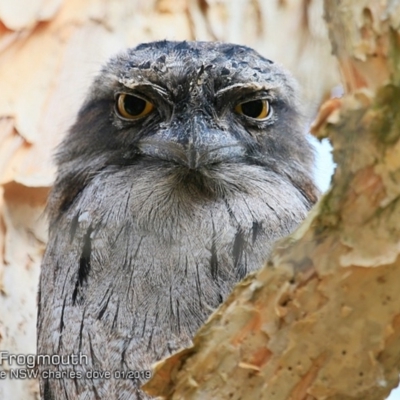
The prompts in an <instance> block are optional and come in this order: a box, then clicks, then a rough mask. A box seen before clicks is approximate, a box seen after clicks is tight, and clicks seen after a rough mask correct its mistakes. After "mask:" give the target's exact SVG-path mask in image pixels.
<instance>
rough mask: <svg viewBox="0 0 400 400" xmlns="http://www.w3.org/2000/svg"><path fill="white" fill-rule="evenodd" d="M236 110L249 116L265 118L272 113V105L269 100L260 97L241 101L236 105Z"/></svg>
mask: <svg viewBox="0 0 400 400" xmlns="http://www.w3.org/2000/svg"><path fill="white" fill-rule="evenodd" d="M235 111H236V112H237V113H238V114H242V115H245V116H246V117H249V118H253V119H265V118H267V117H268V116H269V115H270V113H271V107H270V105H269V102H268V100H265V99H260V100H253V101H247V102H245V103H239V104H238V105H237V106H236V107H235Z"/></svg>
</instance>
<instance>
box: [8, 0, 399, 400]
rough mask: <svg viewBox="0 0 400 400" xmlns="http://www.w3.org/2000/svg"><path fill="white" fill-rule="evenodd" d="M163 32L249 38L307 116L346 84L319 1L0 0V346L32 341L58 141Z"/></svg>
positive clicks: (16, 399) (16, 349) (325, 177)
mask: <svg viewBox="0 0 400 400" xmlns="http://www.w3.org/2000/svg"><path fill="white" fill-rule="evenodd" d="M161 39H171V40H184V39H186V40H217V41H227V42H234V43H239V44H244V45H247V46H250V47H253V48H255V49H256V50H258V51H259V52H260V53H261V54H263V55H264V56H266V57H268V58H270V59H273V60H275V61H277V62H279V63H281V64H283V65H284V66H285V67H286V68H287V69H289V70H290V71H292V73H293V74H294V75H295V77H296V78H297V80H298V81H299V82H300V84H301V86H302V88H303V99H304V100H303V101H304V102H306V104H307V109H308V110H309V117H310V123H311V121H312V119H313V117H315V115H316V113H317V111H318V108H319V106H320V104H321V103H322V102H323V101H324V99H328V98H330V97H331V96H338V95H340V94H341V92H342V90H341V85H340V77H339V72H338V69H337V64H336V61H335V59H334V58H333V57H332V56H331V47H330V43H329V39H328V35H327V29H326V26H325V22H324V20H323V0H129V1H127V0H126V1H123V0H85V1H81V0H13V1H10V0H0V350H7V351H9V352H10V353H12V354H33V353H35V350H36V294H37V284H38V279H39V272H40V261H41V257H42V255H43V252H44V248H45V244H46V240H47V227H46V218H45V216H44V215H43V209H44V206H45V204H46V198H47V195H48V192H49V189H50V187H51V185H52V182H53V179H54V173H55V169H54V165H53V163H52V154H53V153H54V148H55V146H56V145H57V143H58V142H59V141H60V139H61V138H62V137H63V135H64V134H65V133H66V131H67V130H68V127H69V126H70V125H71V124H72V122H73V120H74V116H75V114H76V112H77V110H78V109H79V107H80V104H81V102H82V100H83V98H84V96H85V92H86V90H87V88H88V86H89V85H90V83H91V81H92V79H93V77H94V76H95V75H96V73H97V71H98V70H99V68H100V66H101V65H102V63H103V62H104V61H105V60H107V59H108V58H109V57H110V56H111V55H113V54H115V53H117V52H118V51H120V50H122V49H124V48H126V47H132V46H135V45H137V44H138V43H141V42H145V41H152V40H161ZM310 140H311V141H312V142H313V143H314V144H315V146H316V149H317V165H316V169H315V173H316V179H317V182H318V184H319V186H320V187H321V189H322V190H327V188H328V187H329V182H330V176H331V173H332V171H333V163H332V159H331V156H330V145H329V143H328V142H327V141H326V140H324V141H323V142H322V143H320V142H318V141H317V140H316V139H313V138H311V137H310ZM8 368H9V366H8V365H6V364H5V363H4V364H3V365H0V371H1V370H7V369H8ZM396 396H397V397H396ZM37 398H38V390H37V382H36V381H35V380H16V379H13V380H11V379H3V380H2V379H0V400H3V399H4V400H8V399H10V400H11V399H13V400H33V399H37ZM390 399H391V400H394V399H400V395H396V393H393V394H392V396H391V397H390Z"/></svg>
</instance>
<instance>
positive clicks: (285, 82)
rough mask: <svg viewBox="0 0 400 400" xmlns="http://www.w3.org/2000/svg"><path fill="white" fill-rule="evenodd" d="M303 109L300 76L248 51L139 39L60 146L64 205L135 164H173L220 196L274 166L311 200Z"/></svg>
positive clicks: (111, 65) (113, 65)
mask: <svg viewBox="0 0 400 400" xmlns="http://www.w3.org/2000/svg"><path fill="white" fill-rule="evenodd" d="M302 114H303V113H302V112H301V104H300V102H299V99H298V94H297V89H296V84H295V82H294V80H293V78H292V77H291V76H290V75H289V74H288V73H287V72H286V71H285V70H284V69H283V68H282V67H281V66H279V65H277V64H275V63H274V62H272V61H270V60H268V59H266V58H264V57H262V56H261V55H259V54H258V53H257V52H255V51H254V50H252V49H250V48H248V47H244V46H239V45H233V44H227V43H215V42H169V41H161V42H153V43H147V44H142V45H139V46H137V47H136V48H133V49H129V50H127V51H125V52H124V53H122V54H119V55H118V56H116V57H115V58H113V59H111V60H110V61H109V62H108V63H107V64H106V65H105V66H104V68H103V69H102V71H101V73H100V74H99V75H98V77H97V78H96V79H95V81H94V83H93V85H92V87H91V89H90V91H89V94H88V96H87V98H86V101H85V103H84V104H83V106H82V108H81V110H80V112H79V114H78V117H77V120H76V122H75V124H74V125H73V126H72V128H71V130H70V132H69V134H68V135H67V136H66V138H65V140H64V141H63V142H62V144H61V146H60V149H59V152H58V155H57V162H58V166H59V175H58V178H57V181H56V185H55V192H56V193H57V192H58V193H59V194H58V195H57V196H55V197H56V198H57V201H56V204H57V208H58V209H62V208H65V207H68V205H69V204H70V203H71V202H72V201H73V199H74V198H75V196H76V195H77V193H79V192H80V191H81V190H82V189H83V188H84V186H85V185H87V183H88V182H89V181H90V179H92V178H93V176H95V175H96V174H97V173H99V172H100V171H104V170H105V169H107V168H113V167H115V166H117V167H118V168H120V167H122V168H123V167H125V166H132V165H136V166H138V168H142V169H141V171H142V172H143V173H145V172H146V170H147V169H148V168H152V169H154V168H155V167H157V168H160V169H164V170H165V169H168V170H169V171H171V173H173V174H174V176H175V177H176V181H177V182H178V181H179V183H180V184H184V183H185V182H186V183H188V182H195V184H196V185H198V186H204V188H207V190H211V191H213V190H214V191H215V190H216V191H220V192H224V190H229V188H231V187H232V185H233V186H235V187H236V188H240V187H241V186H242V187H243V190H245V186H246V185H245V181H246V180H251V179H253V178H255V179H256V180H257V179H262V175H263V173H265V171H272V172H274V173H275V174H277V175H280V176H282V178H283V179H287V180H290V181H291V183H292V184H293V185H294V186H295V187H297V188H298V189H299V191H301V192H302V194H303V195H304V196H305V197H307V200H309V201H310V202H311V203H313V202H314V201H315V199H316V190H315V187H314V185H313V183H312V178H311V168H312V162H313V155H312V149H311V146H310V144H309V143H308V141H307V139H306V137H305V129H306V127H305V125H304V118H303V115H302ZM241 166H243V167H246V166H247V167H248V166H253V167H254V168H252V169H251V171H253V172H252V174H254V173H255V174H256V175H257V174H260V177H257V176H256V177H254V176H248V174H249V172H248V171H250V170H249V169H248V168H247V169H246V171H247V172H246V173H243V174H242V173H241ZM243 171H244V170H243ZM246 174H247V175H246ZM235 179H236V181H237V182H236V183H235V182H234V181H235ZM149 184H150V185H151V182H149ZM57 188H58V189H57Z"/></svg>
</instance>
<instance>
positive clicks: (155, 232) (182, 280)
mask: <svg viewBox="0 0 400 400" xmlns="http://www.w3.org/2000/svg"><path fill="white" fill-rule="evenodd" d="M119 93H128V94H131V95H134V96H136V95H137V96H139V97H140V98H143V99H145V100H146V101H149V102H151V103H152V104H153V105H154V110H153V111H152V112H151V113H149V114H148V115H146V116H145V117H143V118H139V119H132V120H129V119H128V120H127V119H125V118H121V116H120V115H119V114H118V112H117V111H116V97H117V96H118V94H119ZM257 99H266V100H267V101H268V104H269V105H270V107H271V109H272V112H271V113H270V115H269V117H268V118H264V119H261V120H258V119H256V118H251V117H249V116H246V115H242V114H240V113H238V112H237V111H235V106H236V105H237V104H239V103H241V102H246V101H253V100H257ZM304 131H305V126H304V118H303V116H302V112H301V107H300V102H299V99H298V98H297V89H296V84H295V82H294V80H293V79H292V78H291V76H290V75H289V74H288V73H287V72H286V71H285V70H284V69H283V68H282V67H280V66H279V65H277V64H275V63H273V62H272V61H270V60H268V59H265V58H263V57H262V56H260V55H259V54H258V53H256V52H255V51H254V50H252V49H250V48H247V47H244V46H237V45H232V44H224V43H208V42H167V41H163V42H154V43H149V44H142V45H140V46H138V47H136V48H134V49H129V50H127V51H126V52H124V53H122V54H120V55H118V56H117V57H115V58H113V59H112V60H111V61H109V63H108V64H106V65H105V66H104V68H103V69H102V71H101V73H100V74H99V76H98V77H97V78H96V79H95V81H94V83H93V85H92V87H91V90H90V92H89V94H88V96H87V99H86V101H85V103H84V104H83V106H82V108H81V110H80V112H79V114H78V116H77V119H76V122H75V123H74V124H73V126H72V128H71V129H70V131H69V133H68V135H67V136H66V138H65V139H64V141H63V142H62V144H61V145H60V147H59V150H58V154H57V165H58V174H57V179H56V182H55V185H54V188H53V190H52V193H51V195H50V198H49V204H48V215H49V220H50V239H49V243H48V245H47V249H46V253H45V256H44V260H43V264H42V271H41V278H40V292H39V314H38V353H39V354H64V355H70V354H78V353H82V354H84V355H86V356H87V357H88V362H87V363H82V364H80V365H55V364H54V363H53V364H41V365H39V370H40V372H41V375H42V378H41V382H40V388H41V396H42V399H45V400H50V399H57V400H62V399H82V400H83V399H87V400H92V399H119V400H122V399H147V398H148V397H147V396H146V395H144V394H143V392H141V391H140V389H138V387H139V385H140V383H141V382H143V381H144V380H145V379H144V378H143V379H138V380H135V379H114V378H111V379H91V378H90V377H86V375H85V374H86V373H87V371H90V370H97V371H110V373H111V374H112V375H113V374H114V373H115V371H141V370H149V369H150V366H151V364H152V363H154V362H155V361H157V360H159V359H160V358H162V357H165V356H167V355H169V354H171V353H172V352H174V351H176V350H177V349H179V348H180V347H182V346H187V345H188V344H190V340H191V338H192V336H193V335H194V333H195V332H196V330H197V329H198V328H199V326H200V325H201V324H202V323H203V322H204V321H205V320H206V318H207V317H208V316H209V314H210V313H211V312H212V310H214V309H215V308H216V307H218V305H219V304H220V303H221V302H222V301H223V300H224V299H225V298H226V296H227V295H228V294H229V292H230V291H231V289H232V287H233V286H234V284H235V283H237V282H238V281H239V280H240V279H242V278H243V277H244V276H245V275H246V274H247V273H249V272H251V271H254V270H256V269H258V268H259V267H260V266H261V265H262V264H263V261H265V260H266V258H267V257H268V255H269V253H270V250H271V247H272V244H273V243H274V241H276V240H277V239H278V238H281V237H282V236H285V235H287V234H289V233H290V232H292V231H293V230H294V229H295V228H296V226H297V225H298V224H299V223H300V222H301V221H302V220H303V219H304V218H305V216H306V214H307V212H308V210H309V209H310V207H311V206H312V205H313V204H314V203H315V201H316V199H317V196H318V191H317V189H316V187H315V185H314V182H313V180H312V173H311V169H312V165H313V154H312V149H311V147H310V145H309V144H308V141H307V139H306V137H305V135H304ZM47 371H52V372H53V373H56V372H64V373H65V374H66V377H64V379H46V378H45V377H46V374H44V372H47ZM71 371H74V372H75V373H80V374H81V375H82V376H81V378H75V379H74V378H71Z"/></svg>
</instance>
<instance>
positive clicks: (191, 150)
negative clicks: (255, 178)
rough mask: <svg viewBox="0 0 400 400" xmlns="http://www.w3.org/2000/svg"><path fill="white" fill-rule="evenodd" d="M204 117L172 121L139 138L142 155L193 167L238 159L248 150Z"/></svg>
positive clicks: (196, 168) (198, 167) (228, 133)
mask: <svg viewBox="0 0 400 400" xmlns="http://www.w3.org/2000/svg"><path fill="white" fill-rule="evenodd" d="M210 125H211V123H208V122H207V119H206V118H205V117H203V116H196V117H193V119H192V120H190V121H179V123H175V124H171V126H173V127H174V128H170V129H165V130H162V131H159V132H157V133H156V134H154V135H152V136H150V137H146V138H143V139H141V140H140V142H139V146H138V147H139V149H140V152H141V154H142V155H145V156H148V157H152V158H158V159H162V160H165V161H170V162H173V163H176V164H180V165H183V166H185V167H187V168H189V169H191V170H198V169H201V168H203V167H207V166H209V165H213V164H214V165H215V164H219V163H222V162H235V161H237V160H238V159H239V158H242V157H243V156H244V153H245V149H244V147H243V145H241V144H240V142H239V141H238V140H237V139H236V138H235V137H234V136H233V135H232V134H231V133H230V132H229V131H228V130H226V129H218V128H216V127H215V124H213V125H212V126H210Z"/></svg>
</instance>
